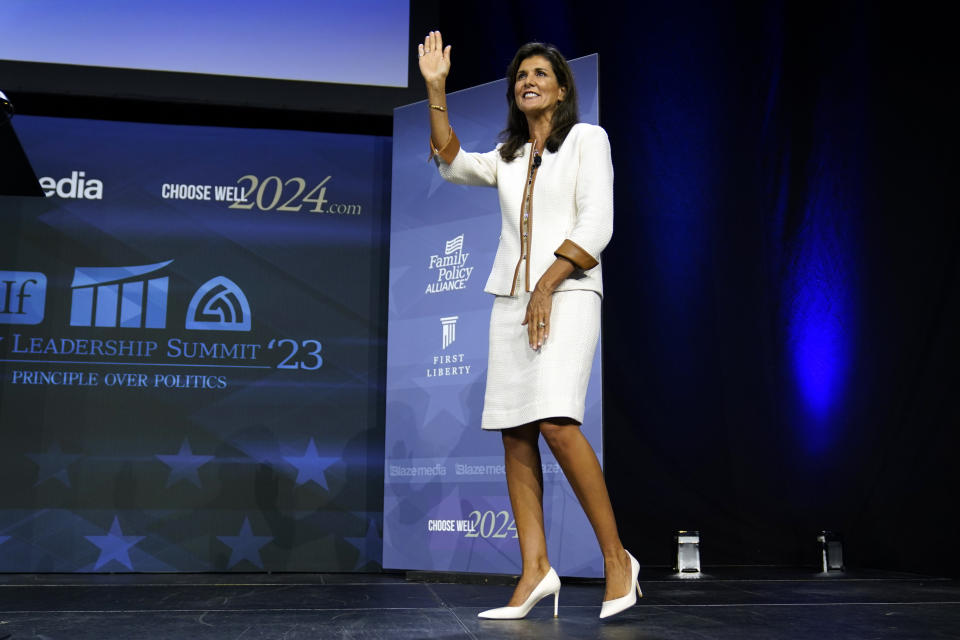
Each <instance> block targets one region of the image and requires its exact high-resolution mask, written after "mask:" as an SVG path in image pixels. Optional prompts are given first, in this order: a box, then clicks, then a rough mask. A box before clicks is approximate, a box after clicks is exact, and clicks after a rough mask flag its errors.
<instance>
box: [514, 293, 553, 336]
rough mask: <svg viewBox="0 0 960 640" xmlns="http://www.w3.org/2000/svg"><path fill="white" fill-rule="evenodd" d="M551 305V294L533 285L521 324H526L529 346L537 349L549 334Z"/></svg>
mask: <svg viewBox="0 0 960 640" xmlns="http://www.w3.org/2000/svg"><path fill="white" fill-rule="evenodd" d="M552 305H553V294H552V293H546V292H545V291H542V290H541V289H540V287H534V289H533V291H532V292H531V293H530V302H528V303H527V313H526V315H525V316H524V318H523V322H522V323H521V324H525V325H527V336H528V337H529V339H530V348H531V349H539V348H540V347H542V346H543V343H544V342H546V340H547V336H549V335H550V308H551V307H552Z"/></svg>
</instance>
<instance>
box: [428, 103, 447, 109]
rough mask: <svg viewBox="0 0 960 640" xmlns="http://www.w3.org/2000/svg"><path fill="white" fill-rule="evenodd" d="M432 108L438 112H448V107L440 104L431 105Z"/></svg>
mask: <svg viewBox="0 0 960 640" xmlns="http://www.w3.org/2000/svg"><path fill="white" fill-rule="evenodd" d="M430 108H431V109H436V110H437V111H446V110H447V108H446V107H444V106H443V105H439V104H432V105H430Z"/></svg>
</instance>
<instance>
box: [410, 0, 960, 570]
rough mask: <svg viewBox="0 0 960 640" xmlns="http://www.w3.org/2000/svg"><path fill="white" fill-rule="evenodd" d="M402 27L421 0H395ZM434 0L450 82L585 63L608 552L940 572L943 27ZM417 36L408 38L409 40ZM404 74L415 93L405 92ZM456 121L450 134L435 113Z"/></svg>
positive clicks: (812, 8) (948, 388)
mask: <svg viewBox="0 0 960 640" xmlns="http://www.w3.org/2000/svg"><path fill="white" fill-rule="evenodd" d="M414 5H415V7H417V6H418V5H419V3H414ZM628 7H629V8H623V7H619V6H617V5H614V4H613V3H605V2H591V3H580V2H526V3H508V2H485V3H482V4H480V3H445V4H440V3H425V4H424V5H420V6H419V8H417V9H416V10H415V11H414V19H413V23H414V24H413V27H414V34H413V38H414V40H416V38H417V37H418V36H419V37H422V34H421V33H419V31H422V32H425V31H426V30H427V29H429V28H434V27H439V28H441V29H442V30H443V32H444V35H445V38H446V40H447V42H449V43H451V44H453V47H454V49H453V74H452V77H451V80H450V84H451V85H452V86H451V89H457V88H462V87H466V86H470V85H473V84H476V83H479V82H486V81H490V80H493V79H496V78H498V77H502V74H503V71H504V69H505V67H506V65H507V63H508V62H509V60H510V58H511V56H512V54H513V51H514V50H515V49H516V47H517V46H518V45H519V44H521V43H523V42H526V41H529V40H544V41H551V42H553V43H554V44H556V45H558V46H559V47H560V48H561V50H563V51H564V52H565V53H566V54H567V55H568V57H571V58H572V57H577V56H581V55H586V54H589V53H593V52H599V54H600V91H601V98H600V100H601V103H600V113H601V123H602V124H603V126H604V127H605V128H606V129H607V131H608V133H609V135H610V138H611V143H612V145H613V153H614V167H615V171H616V187H615V189H616V193H615V196H616V218H615V220H616V222H615V232H614V240H613V242H612V243H611V245H610V246H609V247H608V249H607V251H606V252H605V253H604V255H603V263H604V274H605V279H606V281H605V288H606V295H605V299H604V336H603V354H604V390H605V391H604V393H605V404H604V411H605V421H604V422H605V434H606V435H605V467H606V474H607V479H608V483H609V485H610V490H611V494H612V497H613V500H614V506H615V509H616V511H617V515H618V520H619V522H620V526H621V530H622V531H621V532H622V537H623V539H624V542H625V544H626V546H627V547H628V548H630V549H631V550H632V551H633V552H634V553H635V554H636V555H637V556H638V558H639V559H640V560H641V561H642V562H646V563H651V564H666V563H668V562H669V561H670V551H671V541H672V535H673V533H674V532H675V531H676V530H678V529H698V530H700V531H701V534H702V547H701V549H702V555H703V560H704V563H705V565H707V566H709V565H710V564H731V563H734V564H758V563H778V564H783V563H787V564H795V563H803V564H814V563H816V562H817V559H818V556H817V543H816V535H817V533H818V532H819V531H820V530H823V529H829V530H833V531H837V532H840V533H841V534H842V535H843V538H844V542H845V552H846V559H847V563H848V565H851V566H859V567H876V568H889V569H901V570H910V571H922V572H929V573H934V574H940V575H957V573H958V566H960V562H958V560H957V559H956V554H954V553H952V552H951V549H952V545H953V544H954V542H955V540H956V538H957V533H958V531H957V528H956V527H955V525H953V524H952V522H953V511H954V506H953V504H954V493H955V491H956V488H957V484H958V483H957V481H956V480H955V479H954V476H955V471H954V468H953V458H954V456H955V454H956V453H957V451H958V445H960V439H958V435H957V431H958V428H960V420H958V417H960V416H958V409H957V401H956V400H954V399H953V398H954V397H955V396H953V393H955V392H956V391H955V388H956V387H957V384H956V383H955V382H954V380H953V377H952V376H953V372H954V369H955V368H956V366H957V365H956V362H957V357H958V355H960V349H958V339H957V331H956V329H957V327H958V326H960V304H958V303H960V293H958V262H957V256H958V250H960V246H958V245H960V225H958V223H957V217H956V216H957V206H956V198H955V196H954V194H955V188H954V187H952V186H950V185H951V182H950V177H951V176H950V172H951V169H952V167H951V162H950V160H949V158H950V157H952V156H953V154H952V153H951V152H952V148H953V142H954V136H953V126H952V121H953V119H954V118H955V117H956V116H955V114H956V104H955V103H956V101H955V93H956V92H955V89H954V86H955V80H954V78H955V75H956V74H955V72H954V71H953V69H952V67H950V66H949V64H948V62H947V61H948V60H949V59H950V56H948V51H947V43H948V42H949V40H948V35H947V29H948V28H949V27H948V24H947V21H946V17H945V16H944V15H938V12H939V11H940V9H935V8H932V7H917V6H910V7H906V6H902V7H900V8H899V9H897V10H896V11H894V10H884V9H880V8H878V7H877V6H876V5H874V4H872V3H842V2H841V3H810V2H748V3H726V2H674V3H662V2H644V3H633V4H630V5H628ZM418 30H419V31H418ZM417 80H418V79H417V78H413V79H412V82H416V81H417ZM452 119H453V122H454V126H456V114H452Z"/></svg>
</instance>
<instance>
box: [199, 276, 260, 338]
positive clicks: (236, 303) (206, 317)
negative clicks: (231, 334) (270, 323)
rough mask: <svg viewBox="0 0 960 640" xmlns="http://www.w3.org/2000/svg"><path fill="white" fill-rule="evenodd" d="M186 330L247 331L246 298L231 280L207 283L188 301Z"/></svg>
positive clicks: (248, 318) (248, 310) (248, 309)
mask: <svg viewBox="0 0 960 640" xmlns="http://www.w3.org/2000/svg"><path fill="white" fill-rule="evenodd" d="M186 327H187V329H193V330H196V331H250V304H249V303H248V302H247V296H245V295H244V293H243V291H242V290H241V289H240V287H238V286H237V285H236V283H235V282H233V280H230V278H225V277H224V276H217V277H216V278H213V279H211V280H208V281H207V282H205V283H203V284H202V285H201V286H200V288H199V289H197V292H196V293H195V294H193V298H192V299H191V300H190V306H188V307H187V325H186Z"/></svg>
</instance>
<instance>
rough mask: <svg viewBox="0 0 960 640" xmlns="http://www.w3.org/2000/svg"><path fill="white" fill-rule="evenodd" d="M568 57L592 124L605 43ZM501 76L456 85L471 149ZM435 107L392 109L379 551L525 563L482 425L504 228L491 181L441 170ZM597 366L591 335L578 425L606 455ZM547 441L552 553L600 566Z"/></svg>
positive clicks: (585, 572)
mask: <svg viewBox="0 0 960 640" xmlns="http://www.w3.org/2000/svg"><path fill="white" fill-rule="evenodd" d="M571 66H572V68H573V71H574V73H575V75H576V81H577V90H578V92H579V93H580V100H581V103H580V111H581V119H582V120H583V121H584V122H589V123H593V124H597V122H598V104H597V56H596V55H592V56H588V57H585V58H580V59H578V60H574V61H572V62H571ZM505 89H506V85H505V81H498V82H492V83H490V84H486V85H482V86H479V87H474V88H472V89H467V90H465V91H459V92H457V93H453V94H451V95H450V96H448V105H449V109H450V114H451V120H452V122H453V126H454V127H455V128H456V131H457V136H458V137H459V138H460V141H461V143H462V145H463V148H464V149H467V150H469V151H489V150H490V149H492V148H493V147H494V146H495V145H496V143H497V134H498V132H499V131H500V130H501V129H503V127H504V125H505V123H506V102H505V99H504V92H505ZM427 112H428V109H427V105H426V102H419V103H416V104H412V105H409V106H406V107H402V108H399V109H396V110H395V111H394V129H393V131H394V138H393V143H394V144H393V193H392V198H393V201H392V210H391V231H390V247H391V249H390V308H389V342H388V348H387V411H386V418H387V420H386V464H385V471H384V474H385V479H384V533H383V543H384V545H383V562H384V567H388V568H395V569H416V570H434V571H458V572H467V571H472V572H482V573H517V572H519V570H520V553H519V548H518V544H517V539H516V538H517V532H516V526H515V524H514V519H513V515H512V513H511V509H510V500H509V497H508V495H507V485H506V478H505V475H504V467H503V447H502V445H501V442H500V435H499V434H498V433H495V432H482V431H481V429H480V414H481V412H482V408H483V393H484V385H485V379H486V368H487V343H488V338H487V331H488V326H489V319H490V309H491V307H492V304H493V296H491V295H490V294H487V293H484V292H483V287H484V284H485V283H486V279H487V276H488V275H489V273H490V268H491V266H492V264H493V258H494V254H495V252H496V249H497V243H498V234H499V231H500V209H499V205H498V203H497V192H496V190H495V189H489V188H480V187H464V186H457V185H452V184H447V183H446V182H445V181H444V180H443V179H442V178H441V177H440V175H439V174H438V172H437V169H436V167H435V166H434V164H433V163H432V162H427V143H428V139H429V128H428V113H427ZM520 195H521V194H519V193H518V194H517V197H518V198H519V197H520ZM600 374H601V367H600V349H597V355H596V359H595V361H594V364H593V373H592V377H591V380H590V387H589V391H588V394H587V410H586V415H585V418H584V423H583V431H584V433H585V434H586V436H587V438H588V439H589V441H590V443H591V445H592V446H593V447H594V449H595V450H596V452H597V454H598V455H600V454H601V440H602V437H601V436H602V432H601V380H600V377H601V375H600ZM541 445H542V443H541ZM541 452H542V455H543V475H544V485H545V486H544V515H545V518H546V530H547V543H548V546H549V551H550V558H551V561H552V563H553V565H554V567H556V568H557V570H558V571H559V572H560V573H561V574H563V575H568V576H589V577H595V576H599V575H602V570H603V565H602V558H601V556H600V553H599V550H598V548H597V543H596V539H595V537H594V535H593V531H592V529H591V528H590V525H589V522H588V521H587V519H586V517H585V516H584V514H583V511H582V510H581V509H580V506H579V504H578V502H577V499H576V497H575V496H574V494H573V491H572V490H571V488H570V486H569V484H568V483H567V481H566V479H565V478H564V477H563V474H562V472H561V470H560V467H559V465H558V464H557V462H556V461H555V460H554V458H553V456H552V455H551V454H550V451H549V449H547V447H546V446H545V445H542V446H541Z"/></svg>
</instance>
